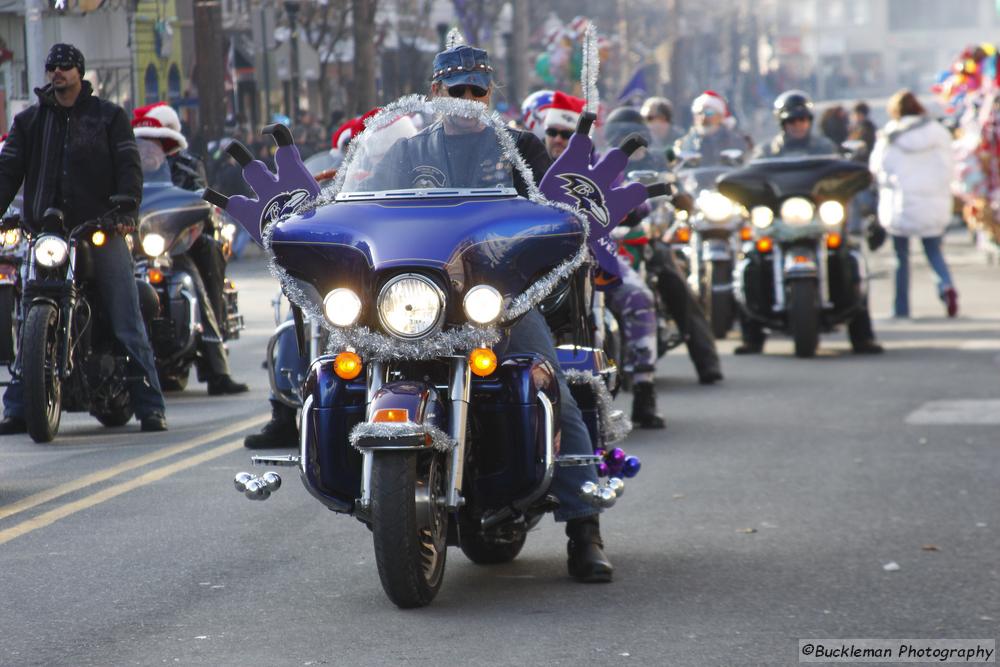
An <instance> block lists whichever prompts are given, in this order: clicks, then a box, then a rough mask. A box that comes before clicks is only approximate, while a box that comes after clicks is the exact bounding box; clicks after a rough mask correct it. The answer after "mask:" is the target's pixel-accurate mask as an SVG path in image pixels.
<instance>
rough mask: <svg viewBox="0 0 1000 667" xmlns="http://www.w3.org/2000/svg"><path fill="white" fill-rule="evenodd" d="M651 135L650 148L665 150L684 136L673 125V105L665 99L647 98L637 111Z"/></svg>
mask: <svg viewBox="0 0 1000 667" xmlns="http://www.w3.org/2000/svg"><path fill="white" fill-rule="evenodd" d="M639 113H641V114H642V119H643V120H644V121H646V126H647V127H648V128H649V133H650V135H652V141H651V142H650V146H652V147H653V148H654V149H660V150H662V149H665V148H669V147H671V146H673V145H674V144H675V143H676V142H677V140H678V139H681V138H682V137H683V136H684V132H682V131H681V130H680V129H679V128H678V127H677V126H676V125H675V124H674V105H673V104H671V103H670V100H668V99H667V98H666V97H648V98H646V101H645V102H643V103H642V107H641V108H640V109H639Z"/></svg>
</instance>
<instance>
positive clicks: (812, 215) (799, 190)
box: [718, 157, 871, 357]
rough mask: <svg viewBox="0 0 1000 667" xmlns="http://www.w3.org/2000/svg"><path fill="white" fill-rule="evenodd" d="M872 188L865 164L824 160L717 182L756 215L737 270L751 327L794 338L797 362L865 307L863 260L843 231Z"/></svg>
mask: <svg viewBox="0 0 1000 667" xmlns="http://www.w3.org/2000/svg"><path fill="white" fill-rule="evenodd" d="M870 182H871V174H870V173H869V171H868V167H867V166H866V165H864V164H859V163H857V162H852V161H849V160H841V159H837V158H826V157H823V158H816V157H810V158H775V159H768V160H759V161H756V162H753V163H751V164H750V165H749V166H747V167H745V168H743V169H739V170H737V171H733V172H730V173H729V174H726V175H724V176H722V177H721V178H720V179H719V181H718V188H719V192H721V193H722V194H723V195H725V196H726V197H729V198H730V199H732V200H734V201H737V202H739V203H740V204H742V205H743V206H744V207H746V209H747V210H749V211H750V218H751V222H752V226H753V232H754V243H753V244H752V245H749V244H748V249H747V250H746V251H745V253H744V255H743V257H742V259H741V261H740V264H739V266H738V267H737V270H736V298H737V301H738V302H739V303H740V305H741V307H742V309H743V312H744V315H745V317H747V318H749V320H750V321H751V324H754V323H755V324H756V325H757V326H764V327H767V328H769V329H772V330H776V331H782V332H787V333H789V334H791V336H792V338H793V339H794V341H795V355H796V356H798V357H811V356H813V355H814V354H815V353H816V348H817V346H818V345H819V334H820V332H821V331H829V330H831V329H832V328H833V327H834V326H836V325H837V324H841V323H844V322H849V321H850V320H851V319H852V318H853V317H854V316H855V315H857V314H858V313H859V312H860V311H861V310H862V309H863V308H864V306H865V301H866V298H867V296H866V295H867V279H866V275H865V274H866V272H865V263H864V258H863V257H862V255H861V253H860V252H859V251H858V250H856V249H853V248H851V247H850V246H849V244H848V243H847V234H846V230H845V228H844V225H845V219H846V208H847V206H848V204H849V202H850V200H851V198H852V197H853V196H854V195H855V194H857V193H858V192H860V191H861V190H863V189H865V188H866V187H868V185H869V183H870Z"/></svg>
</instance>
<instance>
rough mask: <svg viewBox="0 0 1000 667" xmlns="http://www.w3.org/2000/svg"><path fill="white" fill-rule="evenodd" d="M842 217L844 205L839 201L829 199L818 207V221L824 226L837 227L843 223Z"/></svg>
mask: <svg viewBox="0 0 1000 667" xmlns="http://www.w3.org/2000/svg"><path fill="white" fill-rule="evenodd" d="M844 215H845V211H844V205H843V204H841V203H840V202H839V201H834V200H832V199H831V200H830V201H825V202H823V203H822V204H820V205H819V219H820V220H822V221H823V224H825V225H830V226H831V227H833V226H835V225H839V224H840V223H842V222H843V221H844Z"/></svg>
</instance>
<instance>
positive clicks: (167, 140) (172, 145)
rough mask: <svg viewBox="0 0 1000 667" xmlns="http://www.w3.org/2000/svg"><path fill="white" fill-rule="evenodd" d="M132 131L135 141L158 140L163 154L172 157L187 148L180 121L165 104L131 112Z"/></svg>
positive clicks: (161, 103)
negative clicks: (161, 145)
mask: <svg viewBox="0 0 1000 667" xmlns="http://www.w3.org/2000/svg"><path fill="white" fill-rule="evenodd" d="M132 130H133V132H134V133H135V136H136V138H137V139H159V140H160V143H162V144H163V152H164V153H166V154H167V155H172V154H173V153H176V152H178V151H182V150H184V149H185V148H187V147H188V142H187V139H185V138H184V135H183V134H181V119H180V118H179V117H178V116H177V112H176V111H174V109H173V107H171V106H170V105H169V104H167V103H166V102H157V103H156V104H150V105H147V106H144V107H139V108H138V109H136V110H135V111H133V112H132Z"/></svg>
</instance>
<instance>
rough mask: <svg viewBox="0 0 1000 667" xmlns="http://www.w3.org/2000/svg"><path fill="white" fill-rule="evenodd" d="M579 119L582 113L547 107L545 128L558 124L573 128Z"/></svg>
mask: <svg viewBox="0 0 1000 667" xmlns="http://www.w3.org/2000/svg"><path fill="white" fill-rule="evenodd" d="M579 121H580V114H578V113H577V112H575V111H572V110H570V109H547V110H546V111H545V129H548V128H550V127H555V126H556V125H559V126H560V127H568V128H570V129H573V128H574V127H576V124H577V123H578V122H579Z"/></svg>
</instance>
